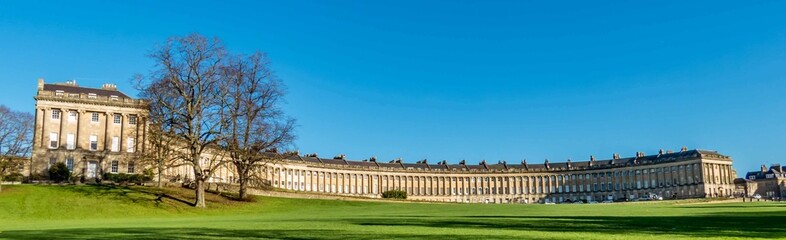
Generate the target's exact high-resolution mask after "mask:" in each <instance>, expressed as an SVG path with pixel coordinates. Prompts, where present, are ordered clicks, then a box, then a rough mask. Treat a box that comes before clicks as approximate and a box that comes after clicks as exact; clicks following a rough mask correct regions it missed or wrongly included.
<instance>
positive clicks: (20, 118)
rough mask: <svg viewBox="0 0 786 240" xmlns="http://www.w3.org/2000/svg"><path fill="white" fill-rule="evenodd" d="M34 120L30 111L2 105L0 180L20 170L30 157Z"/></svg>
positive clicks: (0, 118)
mask: <svg viewBox="0 0 786 240" xmlns="http://www.w3.org/2000/svg"><path fill="white" fill-rule="evenodd" d="M34 122H35V121H34V120H33V116H32V115H31V114H30V113H25V112H16V111H12V110H11V109H9V108H8V107H6V106H3V105H0V181H2V179H4V176H5V175H6V174H11V173H16V172H18V171H19V169H21V168H22V166H23V164H24V160H25V159H27V158H29V157H30V149H31V147H32V142H33V138H32V130H33V123H34ZM2 190H3V188H2V184H0V191H2Z"/></svg>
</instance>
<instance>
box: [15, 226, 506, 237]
mask: <svg viewBox="0 0 786 240" xmlns="http://www.w3.org/2000/svg"><path fill="white" fill-rule="evenodd" d="M0 238H9V239H52V238H56V239H112V238H116V239H126V238H133V239H238V238H263V239H264V238H268V239H269V238H272V239H374V238H377V239H379V238H384V239H428V238H439V239H489V238H494V239H500V238H503V239H504V238H505V236H496V235H495V236H487V235H466V234H462V235H423V234H415V233H413V234H369V233H362V232H354V231H339V230H230V229H215V228H100V229H99V228H79V229H53V230H20V231H4V232H0ZM508 239H514V238H512V237H510V238H508Z"/></svg>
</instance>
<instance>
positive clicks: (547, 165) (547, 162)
mask: <svg viewBox="0 0 786 240" xmlns="http://www.w3.org/2000/svg"><path fill="white" fill-rule="evenodd" d="M543 165H546V169H549V168H550V167H549V159H548V158H546V162H545V163H543Z"/></svg>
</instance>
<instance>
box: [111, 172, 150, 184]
mask: <svg viewBox="0 0 786 240" xmlns="http://www.w3.org/2000/svg"><path fill="white" fill-rule="evenodd" d="M152 179H153V177H152V176H149V175H145V174H126V173H105V174H104V180H106V181H111V182H115V183H121V184H126V183H133V184H142V183H144V182H148V181H150V180H152Z"/></svg>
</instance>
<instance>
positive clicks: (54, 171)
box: [49, 162, 71, 183]
mask: <svg viewBox="0 0 786 240" xmlns="http://www.w3.org/2000/svg"><path fill="white" fill-rule="evenodd" d="M70 177H71V172H70V171H68V167H66V165H65V163H62V162H59V163H55V165H52V166H51V167H49V180H51V181H53V182H58V183H59V182H64V181H68V179H69V178H70Z"/></svg>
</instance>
